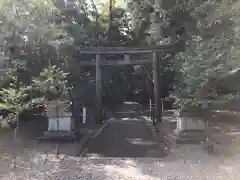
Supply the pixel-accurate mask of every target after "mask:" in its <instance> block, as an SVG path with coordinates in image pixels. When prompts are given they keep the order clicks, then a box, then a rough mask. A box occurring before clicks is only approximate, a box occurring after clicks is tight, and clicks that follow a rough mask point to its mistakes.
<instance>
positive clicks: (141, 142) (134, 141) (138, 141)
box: [126, 138, 157, 146]
mask: <svg viewBox="0 0 240 180" xmlns="http://www.w3.org/2000/svg"><path fill="white" fill-rule="evenodd" d="M126 140H127V141H128V142H130V143H131V144H134V145H148V146H149V145H154V144H157V143H156V142H153V141H150V140H143V139H140V138H126Z"/></svg>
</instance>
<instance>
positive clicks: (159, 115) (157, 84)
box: [153, 52, 162, 122]
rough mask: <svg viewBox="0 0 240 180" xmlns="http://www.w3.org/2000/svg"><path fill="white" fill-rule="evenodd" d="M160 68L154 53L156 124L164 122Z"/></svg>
mask: <svg viewBox="0 0 240 180" xmlns="http://www.w3.org/2000/svg"><path fill="white" fill-rule="evenodd" d="M159 76H160V67H159V60H158V59H157V53H156V52H153V80H154V102H155V118H156V120H155V121H156V122H161V121H162V108H161V96H160V95H161V93H160V82H159V80H160V78H159Z"/></svg>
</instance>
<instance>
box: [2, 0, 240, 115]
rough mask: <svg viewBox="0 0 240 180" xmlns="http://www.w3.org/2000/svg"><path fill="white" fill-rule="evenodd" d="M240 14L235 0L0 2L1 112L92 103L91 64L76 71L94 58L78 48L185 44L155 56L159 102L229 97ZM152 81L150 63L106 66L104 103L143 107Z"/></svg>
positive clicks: (234, 89)
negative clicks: (48, 103) (59, 102)
mask: <svg viewBox="0 0 240 180" xmlns="http://www.w3.org/2000/svg"><path fill="white" fill-rule="evenodd" d="M239 9H240V3H239V1H237V0H159V1H154V0H134V1H133V0H132V1H131V0H130V1H128V2H123V1H120V0H119V1H118V0H109V1H106V2H104V3H99V2H98V1H94V0H90V1H85V0H21V1H19V0H7V1H0V26H1V27H0V35H1V42H0V45H1V51H2V53H1V56H2V59H6V58H8V59H10V60H11V61H10V62H11V63H10V64H9V66H8V67H9V70H10V72H9V74H8V78H7V80H6V81H4V84H2V90H1V92H0V95H1V102H2V103H1V108H2V109H7V110H8V112H10V113H8V114H7V115H6V117H7V118H8V119H16V118H14V117H17V116H18V115H19V114H20V113H21V112H23V111H24V110H26V109H32V108H34V107H35V106H36V105H38V106H39V104H41V103H43V102H44V100H46V99H48V100H52V99H56V98H64V97H66V96H68V97H70V98H69V99H71V100H74V99H78V100H80V101H81V102H83V103H84V104H88V105H89V106H91V105H92V104H94V101H95V82H94V81H95V67H81V66H80V65H79V62H80V61H82V60H89V59H92V58H94V57H92V56H81V55H80V54H79V47H83V46H84V47H91V46H126V47H127V46H147V45H160V44H165V43H169V42H172V43H174V42H176V41H178V40H183V41H184V43H185V47H186V48H185V51H184V52H181V53H171V54H167V52H166V53H165V54H161V56H159V58H161V71H160V72H159V73H160V74H161V96H162V98H171V99H174V102H175V103H174V107H178V108H180V109H184V108H187V107H189V106H192V105H199V104H200V105H201V103H202V102H203V101H205V100H207V101H210V100H214V99H217V98H219V97H227V98H230V97H231V98H232V97H236V96H238V92H239V90H240V89H239V88H238V86H237V84H238V81H237V76H238V68H239V67H238V66H239V65H240V63H239V59H238V58H239V56H240V49H239V47H240V46H239V41H238V40H239V37H240V36H239V35H240V32H239V30H240V28H239V27H240V24H239V22H240V21H239V20H240V18H239ZM169 56H170V57H171V58H169ZM164 57H168V58H167V59H164ZM107 58H111V59H118V58H119V57H117V56H112V57H107ZM144 58H151V57H144ZM2 61H4V60H2ZM1 76H2V77H3V76H7V75H1ZM9 77H10V78H9ZM152 79H153V77H152V66H151V65H138V66H118V67H107V68H105V69H104V72H103V103H104V106H106V108H112V107H114V105H117V104H119V103H121V102H123V101H124V100H137V101H140V102H141V103H148V99H149V98H151V97H152V94H153V80H152ZM224 80H225V81H224ZM229 80H231V81H230V82H231V83H230V84H227V83H222V82H223V81H224V82H229ZM172 107H173V106H172V105H171V108H172Z"/></svg>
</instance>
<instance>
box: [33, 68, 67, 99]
mask: <svg viewBox="0 0 240 180" xmlns="http://www.w3.org/2000/svg"><path fill="white" fill-rule="evenodd" d="M67 76H68V73H65V72H64V71H63V70H61V69H60V68H57V67H56V66H49V67H48V68H46V69H44V70H43V71H42V72H41V73H40V76H38V77H36V78H34V79H33V80H32V81H33V85H32V86H33V88H34V90H35V92H39V95H40V96H42V97H45V98H46V99H48V100H54V99H57V98H62V95H66V94H67V93H68V89H69V88H68V87H67V80H66V79H67Z"/></svg>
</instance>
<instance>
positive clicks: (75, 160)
mask: <svg viewBox="0 0 240 180" xmlns="http://www.w3.org/2000/svg"><path fill="white" fill-rule="evenodd" d="M210 126H211V128H210V129H211V131H210V132H212V134H211V135H212V137H213V139H214V141H215V142H216V143H215V144H216V145H215V146H216V147H217V151H216V152H208V151H207V150H206V149H205V148H204V145H203V144H198V145H180V146H179V147H178V148H177V149H175V150H174V151H172V153H171V154H170V155H169V156H167V157H165V158H162V159H160V160H157V161H158V162H157V161H156V160H153V159H143V160H137V159H101V158H100V159H99V160H91V159H87V158H79V157H76V156H75V155H76V153H77V151H78V147H79V144H78V143H74V144H61V145H60V154H61V155H60V159H59V160H57V159H56V157H55V144H54V143H48V144H46V143H39V142H38V141H36V137H35V136H31V137H30V138H29V135H28V136H27V135H25V134H22V135H19V137H18V140H17V141H16V142H14V141H13V140H12V132H11V131H1V132H0V165H1V168H0V179H2V180H23V179H24V180H28V179H29V180H35V179H37V180H41V179H44V180H47V179H51V180H60V179H64V180H66V179H69V180H70V179H71V180H73V179H124V180H125V179H126V180H129V179H145V180H146V179H147V180H150V179H153V180H154V179H156V180H157V179H158V180H159V177H161V178H162V179H170V180H180V179H184V180H185V179H194V180H195V179H214V180H217V179H219V180H220V179H222V180H226V179H230V180H235V179H240V174H239V173H240V167H239V164H240V153H239V152H240V123H239V121H238V117H236V116H234V117H233V116H232V115H227V114H226V113H225V114H224V113H222V116H221V118H216V119H215V120H213V121H212V123H211V125H210ZM26 136H27V137H28V138H26ZM13 156H16V157H17V168H16V169H13V168H11V164H12V157H13ZM139 161H141V162H139ZM126 162H127V163H126ZM129 163H130V164H129Z"/></svg>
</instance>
